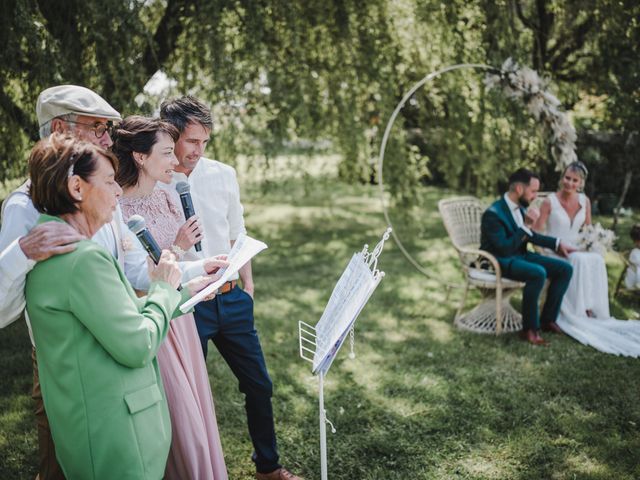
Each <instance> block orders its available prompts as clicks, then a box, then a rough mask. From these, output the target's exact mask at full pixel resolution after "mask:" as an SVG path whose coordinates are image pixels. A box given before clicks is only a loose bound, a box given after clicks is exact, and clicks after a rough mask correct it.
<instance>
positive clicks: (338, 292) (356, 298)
mask: <svg viewBox="0 0 640 480" xmlns="http://www.w3.org/2000/svg"><path fill="white" fill-rule="evenodd" d="M390 234H391V228H387V230H386V232H385V233H384V235H383V236H382V240H380V242H378V244H377V245H376V247H375V248H374V249H373V251H372V252H369V251H368V250H369V247H368V246H367V245H365V246H364V248H363V249H362V250H361V251H360V252H358V253H355V254H354V255H353V257H351V260H350V261H349V263H348V265H347V267H346V268H345V269H344V271H343V272H342V275H341V276H340V278H339V279H338V283H336V286H335V287H334V288H333V292H332V293H331V296H330V297H329V301H328V302H327V306H326V307H325V309H324V312H323V313H322V317H320V320H319V321H318V323H316V325H315V327H314V326H311V325H309V324H308V323H305V322H303V321H299V322H298V337H299V347H300V357H302V358H303V359H304V360H307V361H308V362H311V363H312V364H313V366H312V372H313V373H314V374H315V375H317V376H318V384H319V388H318V403H319V413H320V472H321V480H327V479H328V467H327V430H326V429H327V426H326V424H327V423H329V424H330V425H331V422H329V420H327V412H326V411H325V409H324V377H325V376H326V374H327V373H328V371H329V368H330V367H331V364H332V363H333V360H334V359H335V358H336V355H337V354H338V351H339V350H340V347H341V346H342V344H343V343H344V340H345V338H346V337H347V335H348V334H349V331H351V332H353V326H354V324H355V321H356V319H357V318H358V315H359V314H360V312H361V311H362V309H363V308H364V306H365V305H366V304H367V301H368V300H369V298H370V297H371V294H372V293H373V292H374V290H375V289H376V287H377V286H378V284H379V283H380V281H381V280H382V278H383V277H384V272H381V271H380V270H378V257H379V256H380V254H381V253H382V248H383V247H384V242H385V241H386V240H388V239H389V235H390ZM331 429H332V431H333V432H334V433H335V429H334V428H333V425H331Z"/></svg>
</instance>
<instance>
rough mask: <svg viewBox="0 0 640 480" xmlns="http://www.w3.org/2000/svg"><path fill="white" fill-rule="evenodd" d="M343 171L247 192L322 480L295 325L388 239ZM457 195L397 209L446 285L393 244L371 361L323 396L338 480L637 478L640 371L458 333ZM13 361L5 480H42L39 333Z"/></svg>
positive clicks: (368, 333) (413, 246)
mask: <svg viewBox="0 0 640 480" xmlns="http://www.w3.org/2000/svg"><path fill="white" fill-rule="evenodd" d="M302 161H303V160H300V162H302ZM303 170H304V166H300V169H299V171H303ZM244 171H247V169H244ZM249 171H250V169H249ZM278 171H279V170H277V168H276V169H275V172H276V173H277V172H278ZM254 173H255V171H254ZM330 173H331V168H329V166H327V168H326V169H325V170H323V169H320V171H319V172H318V173H317V175H316V176H309V175H304V174H302V175H299V176H298V177H296V178H287V177H284V176H278V175H274V174H272V173H270V174H269V175H263V174H262V173H261V174H260V175H253V176H254V178H257V177H260V178H261V182H259V183H258V182H253V183H252V182H245V185H244V187H243V195H244V198H245V213H246V220H247V226H248V229H249V231H250V234H251V235H252V236H254V237H256V238H259V239H261V240H264V241H265V242H266V243H267V244H268V245H269V249H268V250H266V251H265V252H263V253H261V254H260V255H259V256H258V258H257V259H256V261H255V262H254V276H255V281H256V309H255V316H256V324H257V328H258V330H259V332H260V336H261V339H262V345H263V348H264V351H265V355H266V357H267V364H268V366H269V370H270V373H271V376H272V379H273V382H274V385H275V392H274V399H273V404H274V410H275V417H276V428H277V432H278V439H279V446H280V452H281V456H282V462H283V463H284V464H285V465H287V466H288V467H289V468H290V469H292V470H294V471H295V472H300V474H302V475H304V476H305V477H306V478H307V480H312V479H318V478H320V467H319V440H318V404H317V400H318V396H317V385H318V384H317V379H316V378H315V377H314V376H312V375H311V373H310V364H309V363H307V362H305V361H303V360H301V359H300V358H299V357H298V339H297V324H298V320H303V321H305V322H307V323H311V324H315V323H316V322H317V320H318V319H319V318H320V316H321V314H322V311H323V309H324V305H325V303H326V301H327V299H328V297H329V295H330V293H331V290H332V288H333V285H334V284H335V282H336V280H337V279H338V277H339V276H340V273H341V272H342V269H343V268H344V266H345V265H346V264H347V262H348V261H349V259H350V257H351V255H352V254H353V252H355V251H358V250H360V249H361V248H362V245H363V244H364V243H368V244H369V245H370V246H371V247H373V245H375V243H376V242H377V241H378V239H379V237H380V236H381V234H382V233H383V232H384V230H385V228H386V225H385V222H384V219H383V216H382V214H381V206H380V201H379V200H378V197H377V195H378V192H377V190H376V189H375V188H373V187H365V186H359V187H354V186H348V185H344V184H341V183H339V182H337V181H336V180H335V179H334V178H333V177H332V175H331V174H330ZM451 194H452V192H446V191H443V190H438V189H425V192H424V199H423V200H424V201H423V204H422V206H420V207H416V210H417V211H418V213H419V215H416V212H412V213H413V214H414V216H413V220H412V221H408V220H402V219H401V218H400V217H399V216H397V214H398V212H393V215H394V217H393V218H396V216H397V218H398V219H399V220H398V223H397V224H395V221H394V226H395V227H396V231H397V232H398V234H399V235H400V238H401V239H402V241H403V243H404V245H405V247H406V248H407V249H408V250H409V251H410V252H411V253H412V254H414V255H415V257H416V258H417V259H418V261H419V262H420V263H421V264H422V265H423V266H424V267H425V268H427V269H428V270H429V271H430V272H432V276H431V278H427V277H425V276H423V275H422V274H420V273H419V272H418V271H417V270H415V269H414V268H413V267H412V266H411V265H410V264H409V263H408V262H407V261H406V259H405V258H404V257H403V255H402V253H401V252H400V251H399V249H398V248H397V247H396V245H395V244H394V243H393V242H391V241H390V242H389V243H388V244H387V245H386V247H385V251H384V253H383V255H382V257H381V259H380V263H379V267H380V268H381V269H382V270H384V271H385V272H386V277H385V278H384V280H383V281H382V283H381V284H380V286H379V287H378V289H377V291H376V292H375V294H374V295H373V297H372V298H371V300H370V302H369V304H368V306H367V307H366V308H365V310H364V311H363V312H362V314H361V316H360V318H359V320H358V322H357V324H356V342H355V353H356V358H355V359H353V360H350V359H348V358H347V355H346V353H347V352H346V350H347V349H348V346H345V348H344V349H343V351H341V352H340V354H339V356H338V358H337V360H336V361H335V363H334V364H333V366H332V368H331V370H330V372H329V374H328V377H327V381H326V390H325V402H326V409H327V415H328V418H329V419H330V420H331V421H332V422H333V424H334V425H335V428H336V430H337V432H336V433H335V434H331V433H328V452H329V477H330V478H332V479H345V480H346V479H354V480H365V479H372V480H373V479H376V480H378V479H444V478H446V479H523V480H524V479H532V480H533V479H536V480H537V479H637V478H640V361H639V360H635V359H628V358H619V357H615V356H611V355H605V354H602V353H599V352H597V351H595V350H593V349H591V348H589V347H585V346H582V345H580V344H578V343H577V342H575V341H573V340H572V339H570V338H567V337H558V336H553V337H552V338H551V345H550V346H549V347H547V348H543V347H533V346H531V345H528V344H526V343H524V342H522V341H519V340H518V339H517V337H516V336H515V335H503V336H500V337H495V336H487V335H475V334H471V333H464V332H461V331H458V330H457V329H456V328H455V327H454V326H453V324H452V318H453V313H454V311H455V307H456V305H457V302H458V300H459V298H460V293H461V292H460V290H458V289H453V290H452V291H451V293H450V295H449V296H448V297H447V295H446V291H445V288H444V286H443V285H444V284H446V283H454V284H458V283H460V282H461V281H462V276H461V274H460V272H459V270H458V264H457V257H456V255H455V252H454V250H453V248H452V247H451V246H450V244H449V241H448V239H447V237H446V234H445V231H444V228H443V226H442V222H441V220H440V217H439V215H438V213H437V208H436V203H437V200H438V199H439V198H441V197H443V196H446V195H451ZM600 220H601V221H603V223H604V224H605V226H607V225H608V222H609V223H610V220H609V219H600ZM636 221H637V219H636ZM630 222H631V220H626V223H625V224H624V225H623V226H622V227H621V229H620V231H621V232H623V233H624V235H626V231H627V229H628V224H629V223H630ZM621 235H622V234H621ZM621 242H622V246H623V247H625V248H628V246H629V244H628V242H627V243H625V242H626V239H625V238H624V237H623V238H621ZM608 264H609V275H610V285H612V284H613V283H614V282H615V280H616V279H617V275H618V274H619V272H620V269H621V265H622V264H621V263H620V261H619V260H618V259H617V258H616V257H615V256H611V257H609V258H608ZM638 311H640V302H639V301H638V299H637V297H636V298H634V297H632V296H629V295H626V296H623V297H622V298H621V300H620V301H616V302H615V304H613V306H612V313H613V314H614V315H616V316H618V317H620V318H631V317H637V316H638ZM0 352H1V354H0V372H2V376H3V378H2V383H1V387H0V478H1V479H22V478H32V477H33V476H35V473H36V471H35V465H36V458H37V452H36V449H37V447H36V440H35V428H34V421H33V416H32V413H31V399H30V397H29V392H30V387H31V359H30V344H29V339H28V336H27V332H26V327H25V324H24V322H16V323H15V324H13V325H11V326H10V327H8V328H6V329H5V330H3V331H1V332H0ZM207 363H208V369H209V372H210V377H211V384H212V388H213V394H214V398H215V404H216V410H217V415H218V422H219V426H220V432H221V436H222V442H223V447H224V450H225V458H226V462H227V468H228V470H229V476H230V478H231V479H234V480H236V479H249V478H252V474H253V464H252V462H251V460H250V455H251V445H250V441H249V437H248V434H247V430H246V421H245V415H244V407H243V399H242V396H241V394H240V393H239V392H238V388H237V385H236V382H235V379H234V377H233V375H232V374H231V372H230V370H229V369H228V367H227V366H226V364H225V363H224V361H223V360H222V358H221V357H220V355H219V354H218V353H217V352H216V351H215V348H213V347H211V348H210V354H209V358H208V362H207Z"/></svg>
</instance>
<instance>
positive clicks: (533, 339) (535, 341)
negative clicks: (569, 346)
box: [520, 330, 549, 345]
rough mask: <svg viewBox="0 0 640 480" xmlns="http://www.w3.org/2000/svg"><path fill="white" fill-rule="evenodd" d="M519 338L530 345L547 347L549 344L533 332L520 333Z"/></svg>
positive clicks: (524, 331)
mask: <svg viewBox="0 0 640 480" xmlns="http://www.w3.org/2000/svg"><path fill="white" fill-rule="evenodd" d="M520 338H521V339H523V340H525V341H527V342H529V343H530V344H531V345H547V344H548V343H549V342H547V341H546V340H545V339H544V338H542V337H541V336H540V335H538V332H536V331H535V330H523V331H521V332H520Z"/></svg>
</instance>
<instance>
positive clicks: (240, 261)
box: [180, 233, 267, 313]
mask: <svg viewBox="0 0 640 480" xmlns="http://www.w3.org/2000/svg"><path fill="white" fill-rule="evenodd" d="M265 248H267V244H266V243H264V242H261V241H260V240H256V239H255V238H251V237H249V236H248V235H245V234H244V233H242V234H240V235H239V236H238V238H237V239H236V241H235V242H234V244H233V247H232V248H231V250H230V251H229V253H228V254H227V261H228V262H229V266H228V267H227V268H226V269H223V270H222V271H221V272H219V273H220V274H221V276H220V278H219V279H218V280H216V281H215V282H213V283H212V284H211V285H208V286H207V287H206V288H203V289H202V290H200V291H199V292H198V293H197V294H195V295H194V296H193V297H191V298H190V299H189V300H187V301H186V302H184V303H183V304H182V305H180V310H181V311H182V312H183V313H184V312H188V311H189V310H191V309H192V308H193V306H194V305H196V304H197V303H200V302H201V301H202V300H203V299H204V298H205V297H206V296H207V295H209V294H211V293H213V292H215V291H216V290H218V289H219V288H220V287H221V286H222V285H224V283H225V282H227V281H229V278H231V276H232V275H233V274H235V273H236V272H237V271H238V270H240V269H241V268H242V266H243V265H244V264H245V263H247V262H248V261H249V260H251V259H252V258H253V257H255V256H256V255H257V254H258V253H260V252H261V251H262V250H264V249H265Z"/></svg>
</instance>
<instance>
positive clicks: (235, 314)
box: [194, 286, 280, 473]
mask: <svg viewBox="0 0 640 480" xmlns="http://www.w3.org/2000/svg"><path fill="white" fill-rule="evenodd" d="M194 316H195V319H196V327H197V329H198V335H199V336H200V342H201V343H202V351H203V353H204V356H205V359H206V358H207V349H208V343H209V340H210V339H211V340H212V341H213V343H214V344H215V346H216V347H217V349H218V351H219V352H220V354H221V355H222V357H223V358H224V359H225V361H226V362H227V364H228V365H229V367H230V368H231V370H232V371H233V373H234V375H235V376H236V378H237V379H238V383H239V388H240V391H241V392H242V393H243V394H244V396H245V410H246V412H247V424H248V427H249V435H250V436H251V441H252V442H253V449H254V452H253V456H252V459H253V461H254V462H255V464H256V470H257V471H258V472H261V473H269V472H272V471H273V470H275V469H277V468H280V464H279V463H278V460H279V457H278V449H277V445H276V433H275V428H274V423H273V408H272V406H271V396H272V392H273V384H272V383H271V378H269V373H268V372H267V365H266V363H265V360H264V355H263V354H262V347H261V346H260V339H259V338H258V332H256V329H255V327H254V322H253V299H252V298H251V297H250V296H249V294H248V293H246V292H245V291H244V290H242V289H241V288H239V287H238V286H236V287H235V288H233V290H231V291H230V292H228V293H224V294H219V295H216V297H215V298H214V299H213V300H209V301H207V302H200V303H199V304H197V305H196V306H195V312H194Z"/></svg>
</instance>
